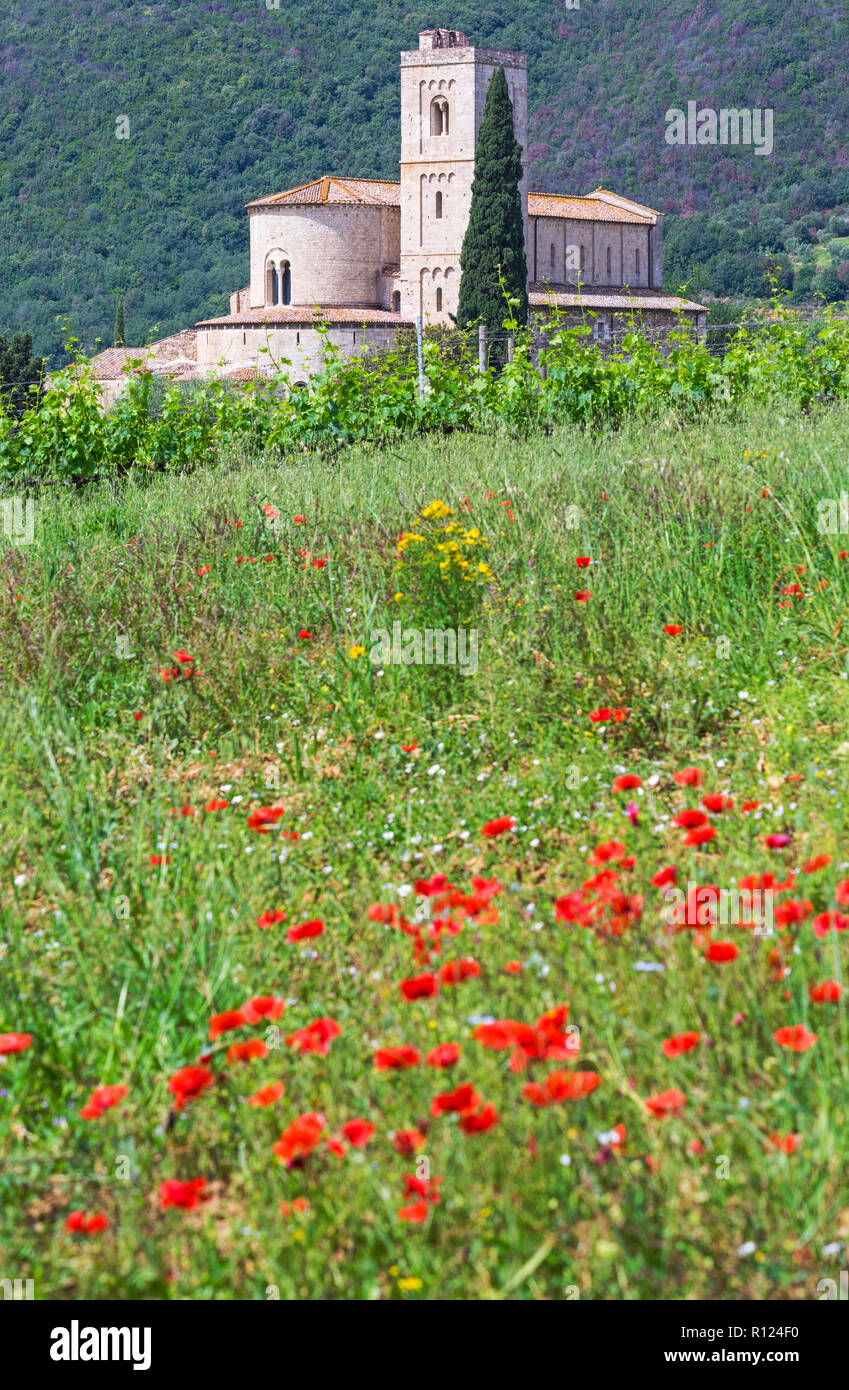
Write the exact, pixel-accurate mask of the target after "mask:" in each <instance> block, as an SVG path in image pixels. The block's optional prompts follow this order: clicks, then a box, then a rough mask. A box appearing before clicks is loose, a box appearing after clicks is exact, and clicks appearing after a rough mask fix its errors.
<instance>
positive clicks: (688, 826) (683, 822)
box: [672, 807, 708, 830]
mask: <svg viewBox="0 0 849 1390" xmlns="http://www.w3.org/2000/svg"><path fill="white" fill-rule="evenodd" d="M707 823H708V818H707V816H706V815H705V813H704V811H698V810H696V809H695V807H691V808H689V809H688V810H685V811H679V812H678V814H677V816H673V818H672V824H673V825H678V826H680V827H681V829H682V830H697V829H698V828H699V826H702V825H707Z"/></svg>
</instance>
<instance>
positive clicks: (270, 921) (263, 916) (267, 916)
mask: <svg viewBox="0 0 849 1390" xmlns="http://www.w3.org/2000/svg"><path fill="white" fill-rule="evenodd" d="M285 920H286V909H285V907H275V908H269V909H268V910H267V911H266V912H262V913H260V915H259V917H257V919H256V924H257V926H258V927H262V929H263V931H267V930H268V928H269V927H273V926H275V925H276V924H277V923H278V922H285Z"/></svg>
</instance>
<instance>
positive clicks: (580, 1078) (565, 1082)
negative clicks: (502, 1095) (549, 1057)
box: [522, 1071, 601, 1105]
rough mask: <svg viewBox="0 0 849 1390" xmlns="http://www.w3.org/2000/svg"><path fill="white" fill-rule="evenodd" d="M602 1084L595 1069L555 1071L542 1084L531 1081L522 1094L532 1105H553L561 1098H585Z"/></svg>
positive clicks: (524, 1087) (523, 1088)
mask: <svg viewBox="0 0 849 1390" xmlns="http://www.w3.org/2000/svg"><path fill="white" fill-rule="evenodd" d="M600 1084H601V1077H600V1076H599V1074H598V1072H595V1071H553V1072H552V1073H551V1075H550V1076H548V1077H546V1079H545V1081H544V1082H542V1083H541V1084H540V1083H539V1082H536V1081H531V1082H529V1084H528V1085H527V1086H523V1087H522V1095H523V1096H524V1097H525V1100H529V1101H530V1102H531V1104H532V1105H553V1104H554V1103H555V1102H556V1101H561V1100H583V1098H584V1096H588V1095H589V1094H590V1093H591V1092H592V1091H594V1090H595V1088H596V1086H599V1085H600Z"/></svg>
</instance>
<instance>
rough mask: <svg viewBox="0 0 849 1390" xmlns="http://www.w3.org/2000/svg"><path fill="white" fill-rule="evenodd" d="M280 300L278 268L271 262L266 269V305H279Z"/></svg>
mask: <svg viewBox="0 0 849 1390" xmlns="http://www.w3.org/2000/svg"><path fill="white" fill-rule="evenodd" d="M278 300H279V285H278V280H277V267H276V266H275V264H274V262H273V261H269V262H268V265H267V266H266V268H265V302H266V304H277V303H278Z"/></svg>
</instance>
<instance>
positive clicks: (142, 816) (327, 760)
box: [0, 403, 849, 1300]
mask: <svg viewBox="0 0 849 1390" xmlns="http://www.w3.org/2000/svg"><path fill="white" fill-rule="evenodd" d="M848 446H849V406H847V405H846V404H845V403H843V404H835V405H831V406H828V407H821V406H818V405H814V406H812V408H811V410H810V411H809V412H807V413H801V412H799V411H797V410H796V409H794V408H793V407H791V406H789V405H788V406H787V408H786V411H783V410H782V408H781V406H780V405H779V406H772V407H770V408H769V409H767V408H766V407H764V408H759V407H758V408H752V409H751V410H745V409H735V411H734V412H729V413H727V414H725V415H722V414H720V413H716V414H715V415H705V417H704V418H703V419H701V420H700V421H699V422H698V423H692V422H691V423H690V424H688V425H686V426H685V425H682V424H681V423H679V422H676V420H675V419H673V418H670V419H669V420H668V421H664V420H662V419H661V420H659V421H655V422H653V423H651V424H640V423H629V422H627V421H626V422H625V423H624V424H623V425H622V426H621V428H620V429H618V430H617V431H616V432H615V433H610V434H605V433H595V434H592V433H589V432H584V431H581V430H579V429H577V428H572V427H569V428H563V429H559V430H555V431H554V432H553V433H551V434H549V435H547V436H542V435H540V436H538V437H534V438H531V439H529V440H525V441H522V442H516V441H514V440H511V439H510V438H508V437H499V436H498V435H495V434H489V435H480V434H467V435H462V436H460V435H449V436H448V437H445V438H440V437H436V436H431V437H427V438H423V439H415V440H412V441H407V442H405V443H402V444H399V445H397V446H395V447H391V448H389V447H387V448H384V449H382V450H376V449H370V448H364V447H360V446H355V447H352V448H350V449H348V450H347V451H344V452H342V453H340V454H339V455H338V457H337V458H336V459H335V460H328V459H327V458H323V459H322V458H319V457H313V456H310V455H304V456H303V458H301V459H299V460H297V461H294V462H293V461H288V462H283V463H281V462H280V461H279V460H277V459H274V458H272V457H268V458H263V457H254V458H238V457H233V456H228V457H226V458H222V459H220V461H219V463H218V464H217V465H216V466H215V467H210V468H205V469H202V470H199V471H196V472H194V473H192V474H191V475H189V476H183V477H181V476H171V477H168V476H158V477H157V476H154V477H145V478H141V479H137V478H134V477H132V476H131V477H129V478H127V479H124V480H122V481H120V482H116V483H115V484H114V485H113V484H109V483H100V484H99V483H96V484H93V485H91V486H90V487H89V488H87V489H85V490H81V491H78V492H72V491H68V492H64V491H63V492H61V493H60V492H54V491H44V492H42V493H41V494H40V495H39V496H38V497H37V498H36V500H35V524H34V538H33V541H32V544H29V545H15V544H12V543H11V542H10V541H9V540H8V539H6V538H5V537H3V538H2V540H0V544H2V546H3V549H2V553H0V630H2V636H3V640H2V643H0V688H2V702H3V703H2V707H3V720H2V731H0V739H2V748H0V808H2V809H0V821H2V834H0V852H1V853H2V873H0V895H1V896H0V916H1V918H2V920H0V1034H2V1035H3V1036H2V1038H0V1155H1V1156H2V1162H0V1249H2V1251H3V1262H2V1263H3V1268H2V1270H0V1273H2V1274H3V1275H4V1276H7V1277H12V1276H15V1277H18V1278H32V1279H33V1280H34V1285H35V1296H36V1298H59V1299H77V1298H98V1299H118V1298H126V1299H131V1298H156V1299H208V1298H212V1299H240V1300H265V1299H269V1298H275V1297H279V1298H280V1299H294V1298H297V1299H307V1298H309V1299H320V1298H329V1299H406V1300H416V1299H419V1300H431V1299H474V1300H477V1299H539V1300H542V1299H555V1300H558V1299H562V1300H572V1299H581V1300H604V1299H616V1300H619V1299H624V1300H639V1299H661V1300H671V1299H682V1298H683V1299H740V1298H742V1299H776V1300H781V1299H813V1298H816V1297H817V1296H818V1294H817V1284H818V1281H819V1280H821V1279H823V1278H829V1277H834V1278H836V1277H837V1272H838V1271H839V1270H840V1269H841V1268H842V1267H844V1266H845V1263H846V1255H845V1247H846V1245H847V1243H849V1197H847V1192H846V1185H845V1179H844V1174H843V1167H844V1163H845V1160H846V1153H847V1148H849V1030H847V1013H846V1006H845V999H846V995H845V993H844V992H843V983H844V982H843V960H844V959H845V957H846V951H847V945H849V933H847V932H846V931H845V928H846V927H847V926H849V917H844V914H843V911H842V910H841V909H842V907H843V906H845V905H846V903H847V902H849V882H847V880H849V847H848V846H847V844H846V831H847V824H849V817H848V816H847V809H846V799H847V798H846V792H845V785H846V779H847V772H849V723H847V713H849V679H847V673H848V672H849V662H847V652H849V645H847V631H849V630H847V629H846V627H845V619H846V611H847V598H849V559H847V558H846V556H845V554H844V555H841V552H842V551H844V550H846V551H849V530H847V533H845V534H840V531H839V525H840V508H839V499H840V493H841V489H842V488H844V487H845V486H846V479H847V447H848ZM825 499H833V502H834V514H835V516H836V518H837V524H836V526H835V527H833V534H823V533H822V531H821V530H820V529H819V528H818V517H819V516H820V510H818V509H821V507H822V504H823V502H824V500H825ZM435 502H439V503H442V504H443V506H442V507H433V505H432V504H433V503H435ZM423 513H424V515H423ZM844 513H846V514H845V515H844V518H843V525H844V526H845V527H846V528H849V512H847V509H846V508H845V507H844ZM445 528H449V529H445ZM416 536H421V537H422V539H421V540H415V539H410V538H411V537H416ZM400 537H407V539H406V540H404V541H403V542H401V543H400V544H399V538H400ZM437 545H445V546H447V547H448V549H446V550H437V549H436V546H437ZM428 557H429V558H428ZM443 559H444V560H445V561H446V567H445V568H444V569H440V568H439V566H440V565H441V564H442V562H443ZM461 560H462V561H463V563H462V564H461V563H460V561H461ZM579 560H581V561H588V562H589V563H586V564H578V563H577V561H579ZM481 566H483V568H481ZM396 622H399V623H400V624H401V626H402V629H403V631H404V632H407V633H409V632H410V631H412V632H414V633H424V632H425V631H426V630H427V629H429V628H431V629H435V628H447V627H449V626H455V627H458V626H459V627H462V628H463V629H464V631H471V630H474V632H475V633H476V634H477V638H476V642H477V647H476V660H475V661H474V662H468V663H467V669H466V670H462V669H461V668H460V667H459V666H453V667H452V666H450V665H442V666H439V665H436V664H433V663H431V664H427V663H426V662H424V661H422V662H421V663H420V664H417V663H415V662H413V663H411V664H404V662H403V661H398V660H396V659H391V658H389V659H388V658H387V657H386V656H385V655H384V657H383V659H382V660H379V661H378V660H373V659H372V653H373V649H374V645H375V641H376V639H375V636H374V634H375V633H376V632H377V631H378V630H379V629H383V630H385V631H386V632H388V633H392V630H393V624H394V623H396ZM666 628H670V629H671V631H669V632H667V631H666V630H665V629H666ZM403 641H404V644H405V645H404V648H403V649H404V651H406V652H407V654H408V655H409V654H410V653H413V654H414V655H415V642H414V640H413V639H412V638H411V639H407V638H404V639H403ZM467 654H468V653H467ZM472 666H474V667H475V669H474V670H473V669H472ZM166 677H167V679H166ZM676 774H677V776H676ZM617 779H624V781H623V780H618V781H617ZM704 798H707V803H706V804H705V803H704V802H703V799H704ZM258 812H264V814H258ZM682 813H683V814H682ZM664 870H667V871H668V872H667V873H665V874H664V872H663V871H664ZM653 879H654V880H656V882H653ZM741 880H744V885H748V887H747V888H746V889H745V891H748V892H749V893H754V892H755V891H761V892H765V893H767V895H768V896H769V895H772V896H770V897H769V901H770V918H769V921H768V922H765V921H760V920H748V921H743V922H735V921H732V922H729V923H728V924H725V923H722V922H717V923H715V924H714V923H713V922H712V921H711V920H710V913H708V914H707V915H706V916H705V915H700V916H698V917H697V918H694V916H693V914H691V912H690V907H689V904H690V902H691V900H692V895H693V894H694V893H695V891H696V888H697V887H704V886H706V885H712V886H713V887H714V888H715V889H722V890H727V891H730V890H733V889H735V888H739V887H740V881H741ZM688 885H689V888H688ZM676 887H677V888H678V889H680V890H681V891H682V892H683V893H689V894H690V897H688V907H687V910H686V914H685V920H684V921H683V922H682V921H677V922H676V921H670V914H669V904H670V901H671V899H672V895H673V893H674V890H675V889H676ZM744 916H745V913H744ZM732 948H733V949H732ZM776 1035H777V1036H776ZM812 1038H813V1039H814V1041H811V1039H812ZM110 1088H118V1089H117V1090H116V1089H110ZM124 1088H126V1089H124ZM81 1111H82V1112H84V1113H82V1114H81ZM196 1180H197V1181H196ZM201 1180H202V1181H201Z"/></svg>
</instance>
